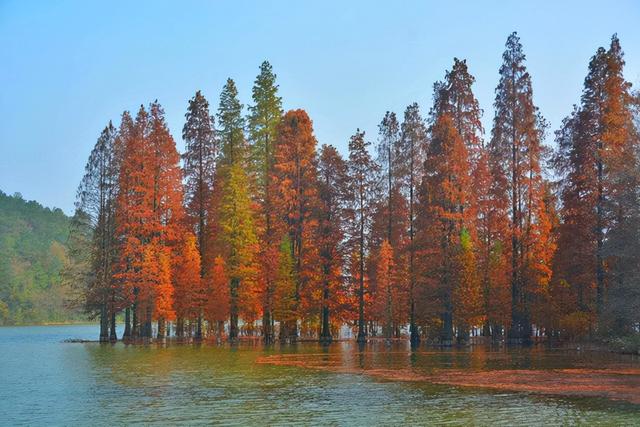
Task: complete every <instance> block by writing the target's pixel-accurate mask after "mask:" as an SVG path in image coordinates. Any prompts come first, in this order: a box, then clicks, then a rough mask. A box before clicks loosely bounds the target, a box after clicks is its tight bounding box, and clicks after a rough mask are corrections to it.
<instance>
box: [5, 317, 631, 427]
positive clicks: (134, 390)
mask: <svg viewBox="0 0 640 427" xmlns="http://www.w3.org/2000/svg"><path fill="white" fill-rule="evenodd" d="M97 334H98V328H97V326H93V325H89V326H33V327H4V328H0V424H1V425H23V424H25V425H118V424H120V425H121V424H135V423H139V424H145V425H146V424H167V425H176V424H188V425H193V424H216V425H218V424H223V425H274V424H275V425H277V424H289V423H290V424H293V423H296V424H300V425H400V424H403V425H426V424H432V425H433V424H438V425H441V424H447V425H469V424H471V425H574V424H584V425H596V424H602V425H640V405H638V404H634V403H629V402H625V401H620V400H611V399H607V398H603V397H576V396H573V397H571V396H562V395H549V394H536V393H529V392H518V391H510V390H495V389H491V388H477V387H460V386H454V385H446V384H444V385H443V384H432V383H431V382H429V381H428V380H424V381H422V380H417V381H413V380H412V381H403V380H401V378H400V377H401V376H399V379H398V380H395V379H394V375H393V373H394V372H398V373H405V374H406V373H407V372H409V373H410V374H411V375H413V374H415V375H417V376H418V378H421V376H425V378H427V377H428V376H429V375H431V373H433V372H441V371H442V370H447V369H449V370H452V371H455V372H467V371H468V372H493V371H497V370H501V369H507V368H508V369H517V370H536V371H540V370H550V369H567V368H571V369H573V370H575V369H593V368H603V367H605V366H612V367H615V368H616V369H626V370H628V371H629V372H635V371H634V370H636V369H638V368H640V362H638V360H637V359H633V358H631V357H623V356H613V355H602V354H594V353H586V352H567V351H544V350H540V349H532V350H504V349H503V350H495V351H488V350H486V349H481V350H478V349H476V350H474V351H470V350H451V351H435V350H433V349H427V348H422V349H420V350H418V351H415V352H412V351H410V350H409V349H408V348H407V346H406V345H404V344H396V345H395V346H394V347H393V348H386V347H384V346H382V345H378V344H371V345H368V346H367V347H365V348H364V349H363V350H362V351H360V349H358V347H357V346H356V345H355V344H353V343H335V344H333V345H331V346H330V347H329V348H322V347H320V346H318V345H316V344H298V345H297V346H286V347H280V346H276V347H274V348H271V349H264V348H262V347H260V346H251V345H248V344H244V345H240V346H239V347H237V348H230V347H228V346H215V345H201V346H192V345H169V346H159V345H155V344H152V345H147V346H143V345H136V346H132V345H129V346H125V345H124V344H122V343H118V344H116V345H109V344H107V345H100V344H98V343H63V342H62V341H63V340H65V339H68V338H79V339H95V337H96V336H97ZM306 365H309V366H306ZM526 372H528V371H526ZM552 372H555V371H552ZM567 372H574V371H572V370H569V371H567ZM625 372H626V371H625ZM380 373H382V374H380ZM532 373H533V372H532ZM379 374H380V375H379ZM405 376H406V375H405ZM405 379H406V378H405ZM558 380H559V381H562V378H558ZM632 392H633V390H632ZM637 393H640V390H637Z"/></svg>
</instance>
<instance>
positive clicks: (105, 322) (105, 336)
mask: <svg viewBox="0 0 640 427" xmlns="http://www.w3.org/2000/svg"><path fill="white" fill-rule="evenodd" d="M108 341H109V314H108V313H107V304H106V303H104V304H102V305H101V306H100V342H108Z"/></svg>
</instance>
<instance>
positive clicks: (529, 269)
mask: <svg viewBox="0 0 640 427" xmlns="http://www.w3.org/2000/svg"><path fill="white" fill-rule="evenodd" d="M502 59H503V63H502V66H501V67H500V72H499V73H500V81H499V83H498V87H497V88H496V98H495V102H494V108H495V116H494V119H493V129H492V133H491V142H490V144H489V151H490V162H491V171H492V175H493V180H494V181H495V182H496V183H497V185H495V186H494V187H493V188H492V191H494V194H493V197H494V198H495V199H496V200H502V201H503V203H499V205H501V206H505V207H507V206H508V207H507V208H506V209H505V210H504V211H503V212H501V215H502V216H508V217H509V219H510V221H509V229H508V235H505V236H503V237H502V241H503V242H505V243H506V242H507V241H510V243H511V244H510V254H509V257H510V260H511V263H510V264H511V265H510V273H511V325H510V329H509V339H510V342H512V343H525V344H526V343H529V342H530V338H531V313H530V307H531V303H532V300H533V298H534V295H535V293H536V292H537V290H538V287H539V286H540V285H544V284H545V283H546V282H547V281H548V279H549V275H550V269H549V265H550V261H551V259H550V258H551V255H552V254H553V245H552V244H551V242H548V241H547V239H548V237H549V232H550V229H549V224H548V218H547V214H546V209H545V205H544V185H543V184H544V182H543V179H542V172H541V162H542V160H543V154H544V149H543V146H542V139H543V136H544V130H545V127H546V124H545V121H544V119H543V118H542V117H541V116H540V114H539V112H538V109H537V107H536V106H535V105H534V104H533V90H532V86H531V76H530V75H529V73H528V72H527V69H526V66H525V55H524V52H523V50H522V44H521V43H520V38H519V37H518V35H517V34H516V33H512V34H511V35H510V36H509V37H508V39H507V42H506V46H505V51H504V53H503V55H502ZM547 243H549V244H547Z"/></svg>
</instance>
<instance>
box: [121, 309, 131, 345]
mask: <svg viewBox="0 0 640 427" xmlns="http://www.w3.org/2000/svg"><path fill="white" fill-rule="evenodd" d="M129 338H131V309H130V308H129V307H127V308H125V309H124V333H123V334H122V339H129Z"/></svg>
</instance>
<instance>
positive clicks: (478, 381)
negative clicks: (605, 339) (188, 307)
mask: <svg viewBox="0 0 640 427" xmlns="http://www.w3.org/2000/svg"><path fill="white" fill-rule="evenodd" d="M257 363H261V364H270V365H280V366H295V367H300V368H307V369H315V370H321V371H327V372H336V373H351V374H364V375H369V376H372V377H376V378H381V379H384V380H389V381H407V382H428V383H432V384H441V385H449V386H455V387H475V388H486V389H491V390H501V391H514V392H528V393H538V394H546V395H556V396H574V397H603V398H608V399H613V400H623V401H627V402H630V403H634V404H638V405H640V369H634V368H613V369H590V368H571V369H549V370H539V369H502V370H475V371H464V370H459V369H435V370H433V371H431V372H429V373H424V372H416V371H415V370H413V369H411V368H397V369H389V368H358V367H355V366H349V365H345V364H344V360H343V359H342V358H341V357H340V355H338V354H285V355H272V356H265V357H261V358H259V359H258V361H257Z"/></svg>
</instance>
